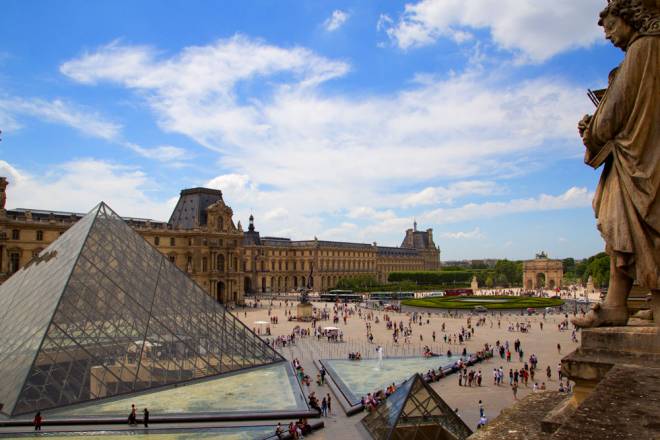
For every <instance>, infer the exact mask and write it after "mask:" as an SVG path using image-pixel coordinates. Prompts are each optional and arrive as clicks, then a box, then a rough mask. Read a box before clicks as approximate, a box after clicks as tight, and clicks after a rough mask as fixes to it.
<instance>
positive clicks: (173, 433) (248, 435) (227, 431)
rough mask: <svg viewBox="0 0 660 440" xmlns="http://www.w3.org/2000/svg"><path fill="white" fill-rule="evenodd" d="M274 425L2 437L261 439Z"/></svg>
mask: <svg viewBox="0 0 660 440" xmlns="http://www.w3.org/2000/svg"><path fill="white" fill-rule="evenodd" d="M274 432H275V426H270V425H265V426H263V425H262V426H240V427H227V428H201V429H186V428H181V429H150V430H149V431H148V432H145V433H143V432H140V431H131V430H126V431H84V432H43V433H39V434H34V433H30V434H9V436H4V435H1V434H0V438H2V439H14V440H19V439H25V438H30V437H40V438H47V437H49V438H65V439H66V440H89V438H90V437H91V436H100V437H101V439H102V440H126V439H127V437H128V436H130V438H149V439H150V440H156V439H159V440H160V439H162V440H192V439H207V440H216V439H217V440H262V439H265V438H268V437H271V436H272V435H273V433H274Z"/></svg>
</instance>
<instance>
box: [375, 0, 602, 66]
mask: <svg viewBox="0 0 660 440" xmlns="http://www.w3.org/2000/svg"><path fill="white" fill-rule="evenodd" d="M603 6H604V3H603V1H602V0H582V1H574V0H556V1H552V2H539V1H536V0H502V1H500V2H497V4H495V3H493V2H492V1H489V0H470V1H467V2H466V1H463V0H421V1H419V2H417V3H407V4H406V5H405V9H404V12H403V13H402V15H401V17H400V18H399V20H398V21H397V22H396V23H394V24H391V25H388V26H387V28H386V31H387V33H388V35H389V36H390V38H391V39H392V41H394V42H395V43H396V44H397V45H398V46H399V47H400V48H402V49H408V48H413V47H419V46H425V45H429V44H432V43H434V42H435V41H437V40H438V39H439V38H450V39H453V40H454V41H456V42H457V43H461V42H463V41H466V40H469V39H471V38H472V36H473V35H472V31H474V30H479V29H488V30H489V31H490V35H491V38H492V40H493V42H494V43H495V44H496V45H497V46H498V47H500V48H503V49H507V50H511V51H514V52H516V53H517V54H519V55H520V56H521V59H522V60H526V61H532V62H541V61H544V60H546V59H548V58H550V57H552V56H554V55H556V54H558V53H560V52H563V51H566V50H569V49H574V48H577V47H587V46H589V45H591V44H593V43H594V42H595V41H596V40H598V39H599V38H601V37H602V32H601V31H600V30H599V29H598V26H597V24H596V22H597V16H598V12H599V11H600V10H601V9H602V8H603Z"/></svg>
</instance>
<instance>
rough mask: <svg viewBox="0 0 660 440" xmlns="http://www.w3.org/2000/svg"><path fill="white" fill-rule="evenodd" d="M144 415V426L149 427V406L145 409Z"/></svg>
mask: <svg viewBox="0 0 660 440" xmlns="http://www.w3.org/2000/svg"><path fill="white" fill-rule="evenodd" d="M143 412H144V416H143V417H142V422H143V423H144V427H145V428H148V427H149V410H148V409H147V408H145V409H144V411H143Z"/></svg>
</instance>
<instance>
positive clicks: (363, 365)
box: [322, 356, 460, 404]
mask: <svg viewBox="0 0 660 440" xmlns="http://www.w3.org/2000/svg"><path fill="white" fill-rule="evenodd" d="M458 359H460V356H451V357H447V356H436V357H430V358H424V357H410V358H385V359H383V360H382V365H381V366H380V368H379V367H378V362H379V361H378V359H364V360H360V361H351V360H346V359H325V360H323V361H322V363H323V365H324V366H325V367H326V369H327V370H328V373H330V375H331V376H332V378H333V380H334V381H335V383H337V385H339V387H340V388H342V391H343V392H344V395H345V396H346V397H347V398H348V400H349V401H351V403H352V404H356V403H358V402H359V401H360V398H361V397H362V396H366V395H367V394H368V393H372V392H374V391H376V390H380V389H384V388H387V386H388V385H391V384H392V383H395V384H397V385H398V384H400V383H401V382H403V381H405V380H406V379H408V378H410V376H412V375H413V374H415V373H426V372H427V371H428V370H430V369H435V370H436V371H437V369H438V368H439V367H441V366H443V367H444V366H447V365H451V364H453V363H454V362H456V361H457V360H458Z"/></svg>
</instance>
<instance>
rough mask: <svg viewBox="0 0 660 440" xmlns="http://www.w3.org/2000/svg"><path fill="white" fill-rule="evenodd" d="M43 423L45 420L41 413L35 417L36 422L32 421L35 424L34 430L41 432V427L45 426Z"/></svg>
mask: <svg viewBox="0 0 660 440" xmlns="http://www.w3.org/2000/svg"><path fill="white" fill-rule="evenodd" d="M43 422H44V418H43V417H41V411H39V412H37V414H36V415H35V416H34V420H33V421H32V424H34V430H35V431H41V425H42V424H43Z"/></svg>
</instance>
